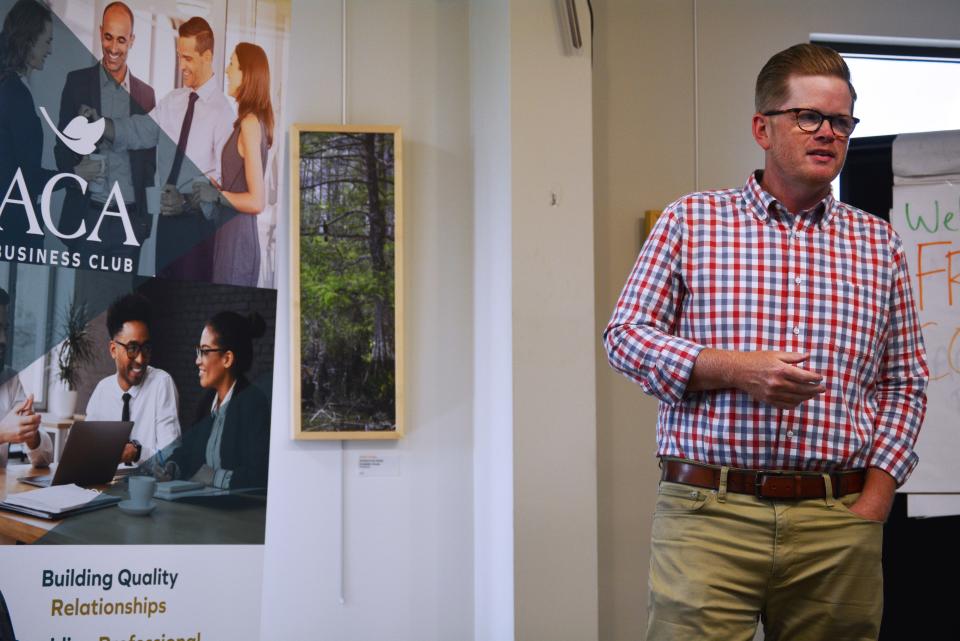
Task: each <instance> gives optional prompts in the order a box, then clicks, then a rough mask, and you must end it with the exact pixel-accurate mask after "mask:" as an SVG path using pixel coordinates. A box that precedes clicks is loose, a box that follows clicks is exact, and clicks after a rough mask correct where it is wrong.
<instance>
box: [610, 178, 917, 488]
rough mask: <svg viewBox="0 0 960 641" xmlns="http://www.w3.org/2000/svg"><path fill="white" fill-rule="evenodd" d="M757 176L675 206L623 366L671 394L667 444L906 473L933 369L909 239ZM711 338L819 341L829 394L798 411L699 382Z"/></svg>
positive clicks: (615, 353) (613, 329)
mask: <svg viewBox="0 0 960 641" xmlns="http://www.w3.org/2000/svg"><path fill="white" fill-rule="evenodd" d="M758 176H759V174H758ZM758 176H754V175H751V176H750V179H749V180H748V181H747V184H746V185H745V186H744V187H743V189H729V190H724V191H708V192H701V193H696V194H691V195H689V196H685V197H683V198H681V199H680V200H678V201H676V202H675V203H673V204H671V205H670V206H669V207H667V209H666V210H665V211H664V213H663V215H662V216H661V217H660V219H659V220H658V222H657V224H656V226H655V227H654V229H653V231H652V232H651V234H650V237H649V238H648V239H647V241H646V243H644V246H643V249H642V251H641V252H640V256H639V257H638V258H637V263H636V265H635V266H634V268H633V271H632V273H631V274H630V278H629V279H628V280H627V284H626V286H625V287H624V289H623V293H622V294H621V295H620V299H619V300H618V301H617V307H616V309H615V310H614V313H613V318H612V319H611V320H610V324H609V325H608V326H607V329H606V331H604V343H605V346H606V350H607V354H608V357H609V359H610V363H611V364H612V365H613V367H614V368H616V369H617V370H619V371H621V372H623V373H624V374H625V375H626V376H628V377H630V378H632V379H634V380H635V381H637V382H638V383H639V384H640V386H641V387H642V388H643V390H644V391H645V392H647V393H648V394H652V395H653V396H656V397H657V398H658V399H660V413H659V418H658V421H657V443H658V453H659V454H660V455H661V456H674V457H680V458H686V459H692V460H696V461H700V462H703V463H710V464H714V465H729V466H731V467H738V468H749V469H768V470H810V471H825V470H833V469H836V470H842V469H850V468H860V467H877V468H879V469H881V470H883V471H885V472H887V473H889V474H890V475H892V476H893V477H894V478H896V480H897V481H898V483H903V482H904V481H906V479H907V477H908V476H909V475H910V473H911V472H912V471H913V468H914V467H915V466H916V464H917V455H916V454H915V453H914V451H913V446H914V443H915V442H916V439H917V433H918V431H919V429H920V424H921V423H922V421H923V415H924V411H925V409H926V386H927V379H928V370H927V364H926V356H925V353H924V349H923V338H922V336H921V333H920V326H919V323H918V321H917V313H916V309H915V307H914V303H913V295H912V293H911V290H910V280H909V276H908V271H907V262H906V259H905V257H904V252H903V248H902V246H901V241H900V238H899V236H898V235H897V234H896V232H895V231H894V230H893V228H892V227H891V226H890V225H889V224H887V223H886V222H884V221H882V220H880V219H879V218H876V217H874V216H871V215H869V214H867V213H866V212H863V211H861V210H859V209H856V208H854V207H851V206H849V205H846V204H844V203H841V202H839V201H837V200H835V199H834V198H833V196H832V195H828V196H827V197H826V198H825V199H824V200H823V201H821V202H820V203H819V204H818V205H817V206H816V207H815V208H813V209H811V210H810V211H807V212H801V213H800V214H798V215H792V214H790V213H789V212H787V211H786V209H785V208H784V207H782V206H781V205H780V203H779V202H777V201H776V199H774V198H773V196H771V195H770V194H769V193H767V192H765V191H764V190H763V189H762V188H761V187H760V185H759V182H758ZM705 347H712V348H715V349H723V350H736V351H755V350H777V351H787V352H805V353H807V354H809V355H810V359H809V361H807V362H806V363H803V364H802V365H801V367H805V368H808V369H810V370H811V371H814V372H817V373H819V374H822V375H823V376H824V378H825V384H826V388H827V390H826V392H825V393H823V394H821V395H819V396H817V397H815V398H813V399H811V400H809V401H806V402H804V403H802V404H800V405H799V406H798V407H796V408H794V409H792V410H780V409H777V408H776V407H774V406H772V405H769V404H766V403H761V402H759V401H756V400H754V399H753V398H752V397H750V396H749V395H747V394H746V393H745V392H743V391H740V390H737V389H721V390H712V391H704V392H687V391H686V388H687V383H688V381H689V380H690V376H691V373H692V371H693V366H694V363H695V362H696V359H697V356H698V355H699V353H700V351H701V350H702V349H704V348H705Z"/></svg>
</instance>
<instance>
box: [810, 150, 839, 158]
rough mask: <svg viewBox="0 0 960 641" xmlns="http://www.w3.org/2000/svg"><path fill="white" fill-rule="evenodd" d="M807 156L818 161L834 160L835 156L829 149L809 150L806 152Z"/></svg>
mask: <svg viewBox="0 0 960 641" xmlns="http://www.w3.org/2000/svg"><path fill="white" fill-rule="evenodd" d="M807 155H808V156H813V157H814V158H817V159H820V160H827V159H829V158H836V157H837V154H835V153H834V152H833V151H831V150H829V149H811V150H810V151H808V152H807Z"/></svg>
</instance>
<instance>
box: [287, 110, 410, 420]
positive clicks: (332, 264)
mask: <svg viewBox="0 0 960 641" xmlns="http://www.w3.org/2000/svg"><path fill="white" fill-rule="evenodd" d="M290 150H291V163H290V167H291V170H290V175H291V195H290V202H291V204H292V207H291V210H292V213H293V216H292V222H291V225H290V228H291V239H290V240H291V242H290V249H291V251H290V257H291V267H290V273H291V278H292V280H293V282H292V288H291V301H292V310H291V311H292V314H291V318H292V324H293V327H292V328H291V336H292V337H293V354H292V356H293V359H292V360H293V374H292V379H293V388H294V407H297V406H299V408H300V409H299V412H298V411H296V410H295V411H294V421H293V423H294V425H293V437H294V438H296V439H396V438H399V437H400V436H402V435H403V385H402V375H401V373H402V372H403V368H402V363H403V358H402V355H403V340H402V339H403V332H402V319H403V305H402V303H403V296H402V283H403V278H402V274H403V270H402V267H403V242H402V229H403V225H402V220H403V217H402V211H401V210H402V203H403V198H402V193H403V192H402V173H401V166H402V163H401V158H402V153H401V151H402V145H401V136H400V128H399V127H389V126H348V125H342V126H334V125H293V127H292V128H291V131H290Z"/></svg>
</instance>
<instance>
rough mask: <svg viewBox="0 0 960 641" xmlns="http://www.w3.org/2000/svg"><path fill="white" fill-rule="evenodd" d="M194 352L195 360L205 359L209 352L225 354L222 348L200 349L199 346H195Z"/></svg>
mask: <svg viewBox="0 0 960 641" xmlns="http://www.w3.org/2000/svg"><path fill="white" fill-rule="evenodd" d="M193 349H194V351H195V352H196V353H197V358H206V357H207V354H209V353H211V352H226V351H227V350H225V349H224V348H222V347H200V346H199V345H197V346H195V347H194V348H193Z"/></svg>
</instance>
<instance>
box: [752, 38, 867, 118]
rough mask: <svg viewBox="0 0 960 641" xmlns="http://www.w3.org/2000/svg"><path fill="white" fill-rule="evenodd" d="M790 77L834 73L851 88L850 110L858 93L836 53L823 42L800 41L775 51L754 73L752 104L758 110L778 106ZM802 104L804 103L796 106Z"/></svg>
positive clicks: (843, 62) (784, 94)
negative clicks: (761, 67) (754, 88)
mask: <svg viewBox="0 0 960 641" xmlns="http://www.w3.org/2000/svg"><path fill="white" fill-rule="evenodd" d="M790 76H833V77H835V78H840V79H841V80H845V81H846V83H847V87H849V88H850V110H851V113H852V111H853V103H854V102H856V100H857V92H856V90H854V88H853V83H852V82H850V68H849V67H848V66H847V63H846V62H845V61H844V59H843V58H842V57H841V56H840V54H839V53H837V52H836V51H834V50H833V49H831V48H829V47H824V46H823V45H815V44H807V43H802V44H798V45H793V46H792V47H790V48H789V49H784V50H783V51H781V52H780V53H777V54H774V55H773V57H772V58H770V60H768V61H767V64H765V65H763V69H761V70H760V74H759V75H758V76H757V88H756V92H755V94H754V103H755V106H756V109H757V112H759V113H763V112H764V111H771V110H773V109H779V108H780V107H781V106H782V104H783V102H784V101H785V100H786V99H787V96H788V94H789V93H790V88H789V87H788V86H787V82H788V81H789V79H790ZM799 106H803V105H799Z"/></svg>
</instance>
